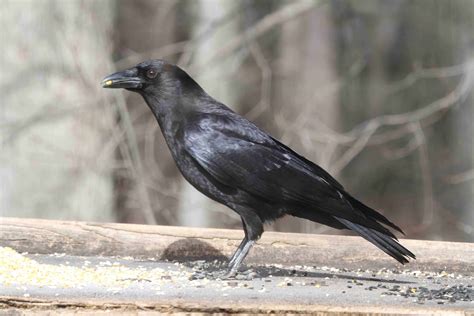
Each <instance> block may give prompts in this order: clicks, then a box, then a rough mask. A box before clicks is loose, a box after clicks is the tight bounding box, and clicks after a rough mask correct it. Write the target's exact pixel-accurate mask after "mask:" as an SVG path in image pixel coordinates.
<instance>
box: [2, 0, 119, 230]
mask: <svg viewBox="0 0 474 316" xmlns="http://www.w3.org/2000/svg"><path fill="white" fill-rule="evenodd" d="M113 8H114V2H111V1H81V2H79V1H59V0H58V1H41V3H38V1H33V0H30V1H3V2H2V9H1V10H0V25H1V28H2V54H1V59H0V60H1V66H0V68H1V69H2V71H1V72H0V85H1V86H0V89H1V109H2V111H1V113H0V124H1V126H2V132H1V135H2V136H1V138H0V142H1V147H2V148H1V151H0V161H1V162H0V185H1V190H0V214H1V215H2V216H19V217H22V216H25V217H41V218H55V219H75V220H95V221H113V220H114V216H113V213H112V208H113V203H112V179H111V170H110V165H111V164H112V160H113V159H112V158H113V157H112V155H111V151H110V150H109V149H110V147H109V145H110V143H109V140H110V136H109V135H108V133H107V131H108V130H110V126H111V124H112V123H113V121H112V120H111V119H112V117H113V115H112V111H111V109H110V108H109V107H108V104H107V102H105V100H104V99H103V98H104V92H103V90H102V88H101V87H100V85H99V83H100V80H101V78H102V77H103V76H104V75H106V74H107V73H108V72H109V71H110V69H111V68H110V67H108V65H110V63H109V58H110V52H111V45H110V41H109V34H110V31H111V29H112V20H113Z"/></svg>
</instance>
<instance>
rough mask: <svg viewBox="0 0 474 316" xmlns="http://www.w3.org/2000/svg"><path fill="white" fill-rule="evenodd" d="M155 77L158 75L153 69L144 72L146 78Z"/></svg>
mask: <svg viewBox="0 0 474 316" xmlns="http://www.w3.org/2000/svg"><path fill="white" fill-rule="evenodd" d="M156 75H158V71H156V69H154V68H150V69H148V70H147V71H146V76H147V77H148V78H150V79H154V78H156Z"/></svg>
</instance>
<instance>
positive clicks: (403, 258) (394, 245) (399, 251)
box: [336, 217, 416, 264]
mask: <svg viewBox="0 0 474 316" xmlns="http://www.w3.org/2000/svg"><path fill="white" fill-rule="evenodd" d="M336 219H337V220H338V221H340V222H341V223H342V224H344V225H345V226H346V227H347V228H349V229H351V230H353V231H355V232H356V233H358V234H359V235H360V236H362V237H363V238H365V239H366V240H368V241H370V242H371V243H373V244H374V245H375V246H377V247H378V248H379V249H381V250H382V251H383V252H385V253H386V254H388V255H389V256H391V257H392V258H394V259H395V260H397V261H398V262H400V263H401V264H405V263H408V262H409V261H408V259H407V257H409V258H413V259H416V257H415V255H414V254H413V253H412V252H411V251H410V250H408V249H407V248H405V247H403V246H402V245H401V244H399V243H398V242H397V240H396V239H395V238H393V237H391V236H388V235H385V234H383V233H381V232H379V231H376V230H374V229H371V228H366V227H364V226H361V225H359V224H355V223H352V222H350V221H348V220H345V219H343V218H338V217H336Z"/></svg>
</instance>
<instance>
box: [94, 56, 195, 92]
mask: <svg viewBox="0 0 474 316" xmlns="http://www.w3.org/2000/svg"><path fill="white" fill-rule="evenodd" d="M102 87H103V88H124V89H127V90H130V91H134V92H138V93H140V94H142V95H144V96H146V95H154V96H164V95H166V94H173V95H177V94H180V93H183V92H185V91H188V90H189V89H192V90H201V87H199V85H198V84H197V83H196V82H195V81H194V80H193V79H192V78H191V77H190V76H189V75H188V74H187V73H186V72H185V71H183V70H182V69H181V68H179V67H178V66H176V65H173V64H170V63H168V62H166V61H164V60H160V59H154V60H148V61H144V62H142V63H139V64H138V65H136V66H135V67H132V68H129V69H126V70H123V71H119V72H116V73H113V74H111V75H109V76H107V77H105V78H104V79H103V80H102Z"/></svg>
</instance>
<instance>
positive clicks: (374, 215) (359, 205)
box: [344, 193, 405, 235]
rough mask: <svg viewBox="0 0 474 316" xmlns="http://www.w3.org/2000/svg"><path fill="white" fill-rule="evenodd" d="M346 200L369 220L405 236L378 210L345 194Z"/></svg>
mask: <svg viewBox="0 0 474 316" xmlns="http://www.w3.org/2000/svg"><path fill="white" fill-rule="evenodd" d="M344 198H345V199H346V200H347V201H348V202H349V203H350V204H351V205H352V206H353V207H354V208H355V209H357V210H359V211H361V212H362V213H364V214H365V215H366V216H367V217H369V218H372V219H375V220H376V221H378V222H381V223H383V224H385V225H387V226H389V227H391V228H393V229H395V230H397V231H399V232H400V233H402V234H403V235H405V233H404V232H403V230H402V229H401V228H400V227H398V226H397V225H395V224H394V223H392V222H391V221H389V220H388V219H387V218H386V217H385V216H383V215H382V214H380V213H379V212H377V211H376V210H374V209H372V208H370V207H368V206H367V205H365V204H364V203H362V202H360V201H359V200H357V199H356V198H354V197H352V196H350V195H349V194H348V193H344Z"/></svg>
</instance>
